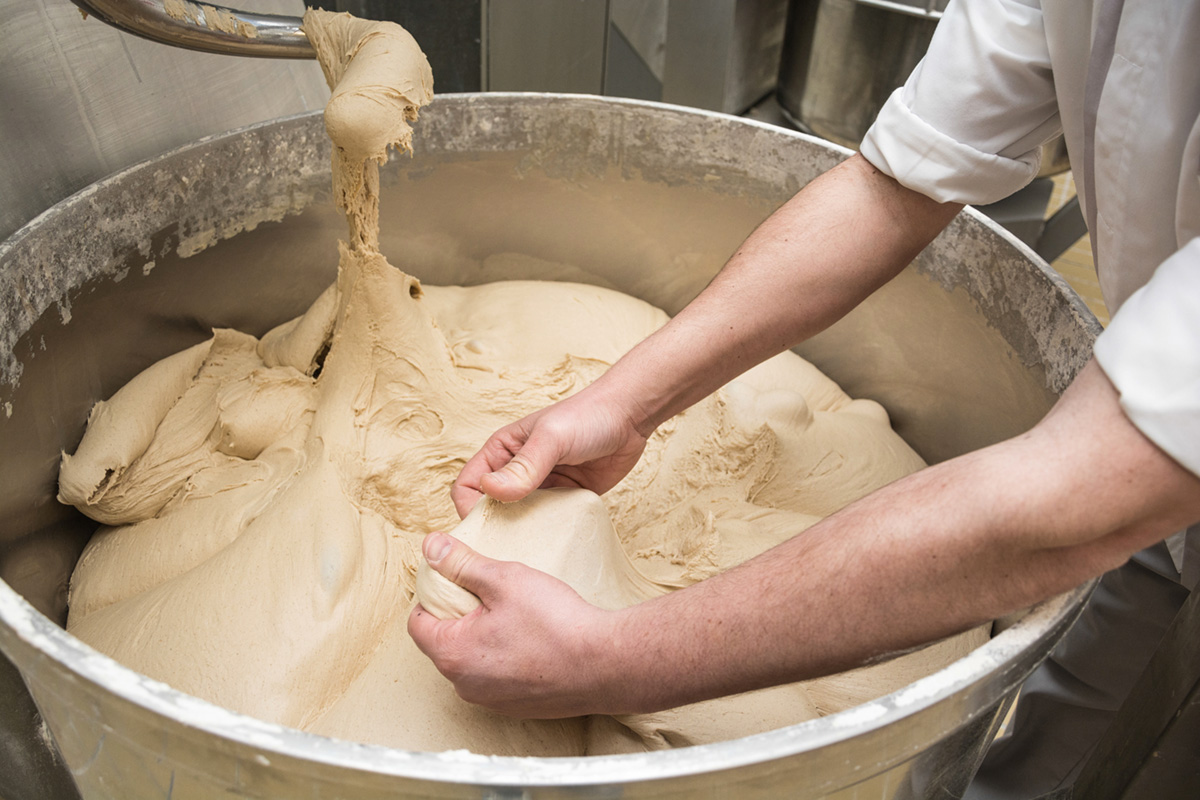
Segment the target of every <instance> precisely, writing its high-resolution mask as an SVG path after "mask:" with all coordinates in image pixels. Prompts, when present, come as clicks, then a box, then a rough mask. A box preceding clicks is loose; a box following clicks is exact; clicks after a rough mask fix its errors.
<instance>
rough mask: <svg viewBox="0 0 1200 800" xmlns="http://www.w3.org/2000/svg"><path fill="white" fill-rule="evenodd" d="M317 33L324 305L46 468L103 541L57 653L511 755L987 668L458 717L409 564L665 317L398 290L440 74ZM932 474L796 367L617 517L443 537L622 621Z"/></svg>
mask: <svg viewBox="0 0 1200 800" xmlns="http://www.w3.org/2000/svg"><path fill="white" fill-rule="evenodd" d="M306 29H307V30H308V31H309V35H310V36H311V37H312V38H313V40H314V43H315V44H316V45H317V49H318V51H320V52H321V53H322V58H323V61H324V63H325V68H326V72H327V75H329V76H330V80H331V83H334V84H336V88H335V89H334V100H333V101H331V104H330V111H327V119H328V120H330V122H329V128H330V131H331V133H332V134H333V135H334V139H335V144H336V145H337V147H336V148H335V150H336V155H335V184H336V186H338V187H339V188H338V192H337V194H338V198H339V201H340V202H342V203H343V204H344V205H345V206H346V208H347V211H348V217H349V219H350V229H351V235H350V239H349V242H348V243H342V244H341V248H340V263H339V267H338V276H337V280H336V282H335V283H334V285H333V286H331V287H330V288H329V289H328V290H327V291H326V292H325V293H324V294H322V295H321V296H320V297H319V298H318V299H317V300H316V301H315V302H314V304H313V306H312V307H311V308H310V309H309V311H308V312H306V313H305V314H304V315H303V316H302V317H299V318H297V319H295V320H292V321H290V322H287V323H284V324H283V325H280V326H279V327H278V328H276V329H275V330H273V331H270V332H269V333H267V334H266V335H264V336H263V337H262V338H261V339H255V338H254V337H251V336H248V335H246V334H242V333H238V332H236V331H226V330H219V331H216V332H214V335H213V338H212V339H211V340H209V341H207V342H203V343H201V344H198V345H196V346H195V347H193V348H191V349H189V350H185V351H183V352H182V353H179V354H177V355H175V356H172V357H170V358H168V359H165V360H164V361H162V362H160V363H158V364H156V365H154V366H152V367H150V368H148V369H147V370H146V371H145V372H143V373H142V374H141V375H139V376H138V377H136V378H134V379H133V380H132V381H131V382H130V383H129V384H128V385H126V386H125V387H124V388H123V389H121V390H120V391H118V392H117V393H116V394H115V395H114V396H113V397H112V398H110V399H109V400H108V401H105V402H103V403H99V404H97V406H96V408H95V409H94V410H93V411H92V414H91V416H90V417H89V423H88V429H87V433H86V435H85V437H84V439H83V441H82V442H81V443H80V445H79V447H78V449H77V450H76V452H75V453H74V454H73V455H65V454H64V456H63V459H62V468H61V471H60V484H59V488H60V499H61V500H62V501H63V502H65V503H70V504H72V505H75V506H76V507H78V508H79V509H80V510H82V511H83V512H84V513H86V514H88V515H90V516H92V517H93V518H94V519H97V520H99V521H100V522H102V523H104V524H103V526H102V527H101V528H100V529H99V530H98V531H97V533H96V535H95V536H94V537H93V538H92V540H91V541H90V543H89V544H88V546H87V548H86V550H85V552H84V553H83V555H82V557H81V558H80V561H79V564H78V566H77V568H76V571H75V574H74V575H73V577H72V582H71V590H70V616H69V620H68V629H69V630H70V631H71V632H73V633H74V634H75V635H77V636H78V637H80V638H81V639H82V640H84V641H85V642H87V643H89V644H91V645H92V646H94V647H96V648H97V649H99V650H101V651H102V652H105V653H107V654H109V655H111V656H113V657H114V658H116V659H118V660H119V661H121V662H122V663H124V664H126V665H127V666H129V667H132V668H134V669H136V670H139V671H141V672H143V673H145V674H147V675H150V676H151V677H154V678H158V679H160V680H163V681H165V682H167V683H169V684H171V685H172V686H175V687H177V688H179V689H181V690H183V691H186V692H190V693H192V694H194V695H197V696H199V697H203V698H205V699H207V700H210V701H212V702H214V703H219V704H221V705H224V706H227V707H229V708H232V709H235V710H237V711H241V712H245V713H248V714H252V715H254V716H257V717H260V718H262V719H266V720H271V721H276V722H280V723H283V724H287V725H292V726H295V727H298V728H302V729H305V730H309V731H314V732H317V733H322V734H327V735H331V736H337V737H341V738H346V739H354V740H359V741H366V742H373V743H379V744H384V745H390V746H395V747H403V748H409V749H418V750H441V749H460V748H466V749H470V750H473V751H475V752H479V753H486V754H508V755H584V754H601V753H616V752H630V751H639V750H646V749H656V748H662V747H670V746H681V745H686V744H695V743H703V742H711V741H717V740H721V739H725V738H730V737H734V736H742V735H746V734H750V733H755V732H760V731H766V730H770V729H773V728H777V727H780V726H783V725H788V724H791V723H794V722H799V721H801V720H804V719H808V718H811V717H813V716H816V715H817V714H821V713H829V712H831V711H836V710H839V709H841V708H845V707H848V706H849V705H853V704H856V703H858V702H861V701H863V700H865V699H867V698H869V697H872V696H875V695H878V694H881V693H883V692H884V691H888V690H890V689H891V688H895V687H896V686H898V685H900V684H903V683H907V682H908V681H910V680H911V679H912V677H914V676H916V675H918V674H926V673H928V672H930V671H932V670H934V669H937V668H939V667H941V666H943V665H945V664H947V663H949V662H950V661H952V660H954V659H955V658H957V657H959V656H960V655H962V654H964V653H965V652H967V651H968V650H970V649H971V648H972V647H974V646H975V645H976V644H978V643H979V642H980V641H981V639H982V637H983V636H984V633H983V632H981V631H976V632H973V633H971V634H968V635H965V636H962V637H957V638H956V639H953V640H951V641H949V642H946V643H943V644H941V645H939V646H938V647H937V648H934V649H927V650H924V651H921V652H918V653H915V654H912V655H910V656H906V657H904V658H902V659H898V660H896V661H893V662H890V663H888V664H884V665H881V666H877V667H872V668H870V669H869V670H864V671H859V672H856V673H850V674H848V675H847V676H835V677H833V678H830V679H826V680H824V681H814V682H810V683H807V684H796V685H791V686H783V687H777V688H775V689H770V690H765V691H762V692H755V693H751V694H748V695H741V696H737V697H732V698H722V699H720V700H714V701H710V702H707V703H700V704H697V705H694V706H688V707H685V708H682V709H674V710H671V711H667V712H663V713H660V714H653V715H642V716H636V717H623V718H619V719H618V718H609V717H588V718H581V719H574V720H557V721H519V720H511V719H506V718H503V717H498V716H496V715H493V714H490V713H488V712H486V711H483V710H481V709H479V708H477V707H474V706H470V705H468V704H466V703H463V702H462V701H460V700H459V699H458V698H457V696H456V695H455V694H454V690H453V687H452V686H451V685H450V684H449V683H448V682H447V681H446V680H445V679H444V678H442V677H441V676H440V675H439V674H438V673H437V671H436V669H435V668H434V667H433V665H432V664H431V662H429V661H428V659H426V658H425V657H424V656H423V655H421V654H420V652H419V651H418V650H417V649H416V647H415V646H414V645H413V643H412V641H411V639H410V638H409V637H408V635H407V632H406V630H405V623H406V620H407V618H408V615H409V613H410V611H411V609H412V608H413V606H414V605H415V603H416V592H417V591H418V590H420V591H421V592H422V593H423V597H424V599H425V601H426V602H427V603H429V604H430V607H439V608H440V612H439V613H448V614H454V613H461V612H463V611H465V610H468V609H469V608H470V605H471V602H472V598H471V597H470V596H469V595H466V594H465V593H464V592H463V591H462V590H460V589H458V588H457V587H453V586H446V585H445V584H442V585H441V587H440V588H439V589H428V588H427V587H428V586H429V585H435V586H436V585H437V582H438V580H439V576H435V575H432V574H430V573H428V572H426V573H424V574H423V575H422V576H419V569H420V567H421V564H422V563H423V562H422V559H421V556H420V542H421V538H422V537H423V536H424V535H425V534H426V533H427V532H429V531H431V530H436V529H442V530H446V529H450V528H453V527H454V526H455V525H456V524H457V523H458V518H457V515H456V514H455V512H454V508H453V506H452V504H451V502H450V498H449V491H448V489H449V486H450V484H451V483H452V481H453V480H454V478H455V476H456V475H457V474H458V472H459V470H460V469H461V467H462V465H463V464H464V463H465V460H466V459H467V458H468V457H469V456H470V455H471V454H472V453H474V452H475V451H476V450H477V449H478V447H479V446H480V445H481V444H482V443H483V441H484V440H485V439H486V437H487V436H488V435H489V434H490V433H491V432H492V431H494V430H495V429H496V428H498V427H500V426H501V425H503V424H505V423H507V422H510V421H511V420H513V419H515V418H518V417H520V416H523V415H525V414H527V413H530V412H532V411H534V410H536V409H538V408H541V407H543V406H545V405H547V404H549V403H552V402H554V401H555V400H559V399H561V398H563V397H566V396H568V395H569V394H571V393H572V392H575V391H577V390H578V389H580V388H581V387H583V386H585V385H586V384H587V383H589V382H590V381H592V380H594V379H595V378H596V377H597V376H599V375H600V374H602V373H603V371H604V370H605V369H607V368H608V367H609V366H610V365H611V364H612V363H613V362H614V361H616V360H617V359H618V358H619V357H620V356H621V355H622V354H623V353H624V352H626V351H627V350H629V349H630V348H631V347H632V346H633V345H634V344H636V343H637V342H639V341H640V340H641V339H643V338H645V337H646V336H647V335H649V334H650V333H652V332H653V331H655V330H656V329H657V328H659V327H660V326H661V325H662V324H663V323H664V322H665V321H666V315H665V314H663V313H662V312H661V311H659V310H658V309H655V308H652V307H651V306H649V305H647V304H646V303H644V302H642V301H640V300H637V299H635V298H632V297H629V296H626V295H622V294H619V293H617V292H614V291H611V290H609V289H605V288H599V287H595V286H585V285H580V284H573V283H559V282H531V281H513V282H505V283H495V284H489V285H484V286H478V287H473V288H469V289H467V288H456V287H422V286H421V285H420V284H419V283H418V282H417V281H416V280H415V279H414V278H412V277H411V276H409V275H406V274H405V273H403V272H401V271H400V270H398V269H396V268H394V267H392V266H391V265H390V264H388V263H387V262H386V261H385V260H384V258H383V256H382V255H380V254H379V252H378V249H377V247H376V240H377V235H378V221H377V194H375V187H376V186H377V181H378V176H377V163H378V162H379V161H380V160H381V159H382V158H384V157H385V153H386V148H387V147H388V146H398V147H400V148H402V149H407V147H408V145H409V142H410V141H411V130H409V129H408V122H410V121H411V120H413V119H415V117H416V112H417V108H418V107H419V106H420V105H422V104H423V103H425V102H427V101H428V99H429V96H430V94H431V90H432V78H431V76H429V73H428V65H427V64H426V63H425V61H424V57H423V56H421V55H420V51H419V49H418V48H417V47H416V43H415V42H413V41H412V38H411V37H410V36H408V35H407V34H406V33H404V32H403V31H402V30H400V29H399V28H398V26H394V25H390V24H386V23H363V22H361V21H359V20H354V19H353V18H350V17H347V16H345V15H331V14H323V13H316V12H313V13H311V14H310V15H309V17H308V21H307V22H306ZM356 53H357V54H359V56H360V57H362V58H363V59H364V60H363V61H361V62H360V61H358V60H357V58H355V59H351V58H350V56H351V55H354V54H356ZM398 71H399V72H398ZM397 75H399V76H401V79H400V80H396V79H395V78H396V76H397ZM339 79H340V80H341V81H342V82H341V83H340V84H339V83H338V80H339ZM364 98H365V99H364ZM388 109H390V111H387V110H388ZM381 110H382V111H381ZM378 113H382V117H379V119H378V120H377V119H376V117H377V116H378ZM363 114H367V115H368V120H367V122H368V124H367V125H366V126H365V130H366V134H365V135H360V134H361V132H362V131H363V130H364V128H363V126H360V124H359V120H360V118H361V116H362V115H363ZM506 258H507V259H508V260H509V262H510V266H512V264H513V263H515V262H519V259H520V256H518V255H509V256H506ZM512 268H513V269H515V270H517V271H519V264H516V266H512ZM921 466H922V462H921V460H920V459H919V458H918V457H917V456H916V455H915V454H914V453H913V452H912V451H911V450H910V449H909V448H908V447H907V446H906V445H905V444H904V443H903V442H902V441H901V440H900V438H899V437H898V436H896V434H895V433H894V432H892V430H891V429H890V427H889V425H888V421H887V415H886V413H885V412H884V411H883V409H882V408H880V407H879V406H878V405H877V404H875V403H872V402H870V401H865V400H852V399H851V398H849V397H847V396H846V395H845V394H844V393H843V392H842V391H841V390H840V389H839V388H838V387H837V386H836V385H835V384H834V383H833V382H832V381H830V380H829V379H827V378H826V377H824V376H823V375H821V374H820V373H819V372H818V371H817V370H816V369H815V368H813V367H812V366H811V365H809V364H807V363H806V362H804V361H803V360H801V359H800V358H799V357H797V356H795V355H793V354H791V353H786V354H783V355H781V356H778V357H776V358H774V359H771V360H770V361H768V362H766V363H765V364H763V365H761V366H759V367H757V368H755V369H753V370H751V371H750V372H748V373H746V374H745V375H744V376H742V377H741V378H739V379H738V380H737V381H735V382H734V383H732V384H730V385H729V386H727V387H725V388H724V389H722V390H720V391H718V392H717V393H715V394H714V395H712V396H711V397H709V398H708V399H706V400H704V401H703V402H701V403H699V404H697V405H696V406H695V407H693V408H691V409H689V410H688V411H686V412H684V413H683V414H681V415H679V416H678V417H676V418H675V419H673V420H671V421H670V422H669V423H668V424H666V425H664V426H663V427H662V429H660V430H659V431H658V432H657V433H655V435H654V436H653V437H651V440H650V442H649V444H648V446H647V449H646V453H645V456H644V457H643V459H642V461H641V463H640V464H639V465H638V466H637V468H635V469H634V470H633V472H631V473H630V474H629V476H627V478H626V479H625V480H624V481H622V483H621V484H619V485H618V486H617V487H616V488H615V489H614V490H612V491H611V492H609V493H608V494H607V495H606V496H605V497H604V498H598V497H596V496H595V495H591V494H589V493H586V492H582V491H573V492H568V491H562V492H544V493H537V494H536V495H534V496H533V497H532V498H531V499H530V500H528V501H525V502H523V503H521V504H517V505H514V506H508V507H506V506H498V505H496V504H494V503H490V502H488V503H486V504H483V505H481V506H480V507H479V508H477V509H476V511H475V512H474V513H473V514H472V515H470V516H469V517H468V518H467V520H465V521H463V522H462V524H461V525H459V527H458V528H457V529H456V531H457V532H458V534H459V535H461V536H462V537H463V538H464V539H467V540H468V541H470V542H472V543H473V544H475V545H476V546H477V547H478V548H479V549H480V550H481V551H483V552H485V553H487V554H488V555H492V556H495V557H499V558H505V559H517V560H523V561H525V562H526V563H530V564H532V565H534V566H537V567H539V568H542V569H545V570H547V571H549V572H551V573H553V574H556V575H558V576H560V577H562V578H563V579H565V580H567V581H568V582H569V583H571V584H572V585H573V586H575V588H576V589H577V590H579V591H580V592H581V593H583V594H584V596H585V597H587V598H588V599H589V600H591V601H592V602H595V603H597V604H599V605H602V606H606V607H610V608H616V607H621V606H625V605H628V604H630V603H634V602H639V601H640V600H643V599H645V598H648V597H652V596H655V595H656V594H659V593H662V592H666V591H670V590H672V589H673V588H675V587H680V586H685V585H688V584H690V583H693V582H695V581H697V580H701V579H703V578H705V577H707V576H709V575H712V574H714V573H716V572H718V571H721V570H723V569H727V568H729V567H731V566H733V565H734V564H736V563H739V562H741V561H743V560H745V559H746V558H749V557H751V556H753V555H755V554H757V553H760V552H762V551H763V550H765V549H767V548H769V547H770V546H772V545H774V544H776V543H778V542H780V541H782V540H783V539H785V538H787V537H788V536H790V535H794V534H795V533H797V532H799V531H800V530H802V529H804V528H805V527H807V526H808V525H811V524H812V523H814V522H815V521H817V520H818V519H820V518H822V517H823V516H825V515H827V514H829V513H831V512H832V511H834V510H836V509H837V508H840V507H841V506H843V505H845V504H846V503H848V502H850V501H852V500H854V499H856V498H858V497H860V496H862V495H864V494H866V493H868V492H870V491H872V490H874V489H876V488H878V487H880V486H882V485H884V484H886V483H888V482H890V481H892V480H895V479H896V478H899V477H901V476H902V475H905V474H907V473H909V472H912V471H913V470H915V469H918V468H920V467H921ZM436 597H441V598H442V601H443V604H442V605H441V606H439V604H438V600H437V599H436Z"/></svg>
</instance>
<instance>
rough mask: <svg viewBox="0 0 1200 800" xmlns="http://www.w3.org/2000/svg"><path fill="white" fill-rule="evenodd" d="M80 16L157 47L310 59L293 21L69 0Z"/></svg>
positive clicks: (180, 3)
mask: <svg viewBox="0 0 1200 800" xmlns="http://www.w3.org/2000/svg"><path fill="white" fill-rule="evenodd" d="M72 2H73V3H75V5H77V6H79V7H80V8H81V9H82V10H83V11H84V13H85V14H89V15H92V16H95V17H96V18H98V19H100V20H103V21H104V22H107V23H108V24H109V25H112V26H114V27H116V28H120V29H121V30H124V31H128V32H129V33H132V34H134V35H136V36H141V37H142V38H145V39H151V40H153V41H156V42H162V43H163V44H170V45H174V46H176V47H184V48H187V49H189V50H202V51H204V52H208V53H222V54H225V55H236V56H259V57H263V58H315V57H316V54H315V53H314V52H313V49H312V45H311V44H310V43H309V41H308V37H307V36H305V35H304V31H303V30H301V27H300V18H299V17H289V16H282V15H277V14H251V13H248V12H245V11H238V10H237V9H232V8H226V7H224V6H217V5H211V4H209V3H192V2H188V0H72Z"/></svg>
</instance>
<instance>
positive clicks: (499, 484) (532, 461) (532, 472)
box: [479, 432, 562, 503]
mask: <svg viewBox="0 0 1200 800" xmlns="http://www.w3.org/2000/svg"><path fill="white" fill-rule="evenodd" d="M561 456H562V453H561V452H560V451H559V447H558V445H557V443H556V442H555V440H554V437H552V436H546V435H538V433H537V432H535V433H533V434H532V435H531V436H530V437H529V439H528V440H527V441H526V442H525V444H524V445H522V446H521V449H520V450H518V451H517V452H516V453H515V454H514V455H513V457H512V458H511V459H509V461H508V463H506V464H505V465H504V466H503V467H501V468H500V469H498V470H496V471H495V472H489V473H488V474H486V475H483V476H482V477H480V479H479V488H481V489H483V492H484V494H486V495H487V496H488V497H494V498H496V499H497V500H500V501H501V502H505V503H512V502H514V501H516V500H521V499H523V498H524V497H526V496H527V495H528V494H529V493H530V492H532V491H533V490H534V489H536V488H538V487H539V486H541V485H542V482H543V481H544V480H546V477H547V476H548V475H549V474H550V471H551V470H553V469H554V468H555V467H556V466H558V464H559V460H560V458H561Z"/></svg>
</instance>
